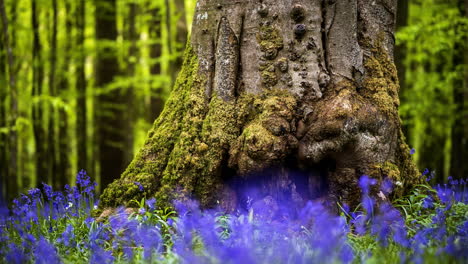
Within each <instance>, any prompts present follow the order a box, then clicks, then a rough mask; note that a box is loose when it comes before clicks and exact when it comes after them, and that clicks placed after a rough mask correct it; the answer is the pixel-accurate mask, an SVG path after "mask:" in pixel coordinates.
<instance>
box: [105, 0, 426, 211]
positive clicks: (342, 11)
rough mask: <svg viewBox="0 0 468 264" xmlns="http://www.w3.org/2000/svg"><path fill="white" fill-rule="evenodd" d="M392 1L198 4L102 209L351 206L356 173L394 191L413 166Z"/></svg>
mask: <svg viewBox="0 0 468 264" xmlns="http://www.w3.org/2000/svg"><path fill="white" fill-rule="evenodd" d="M396 2H397V1H396V0H380V1H375V0H372V1H371V0H349V1H333V0H326V1H310V0H307V1H306V0H263V1H253V0H224V1H222V0H211V1H208V0H199V1H198V3H197V6H196V13H195V17H194V23H193V30H192V32H193V33H192V36H191V40H190V42H189V43H188V45H187V50H186V54H185V62H184V65H183V68H182V71H181V73H180V74H179V77H178V79H177V82H176V84H175V87H174V89H173V92H172V94H171V96H170V99H169V100H168V102H167V103H166V106H165V109H164V111H163V113H162V114H161V116H160V117H159V118H158V119H157V120H156V121H155V123H154V126H153V128H152V130H151V131H150V132H149V133H148V138H147V140H146V143H145V146H144V147H143V148H142V149H141V150H140V152H139V153H138V155H137V156H136V157H135V158H134V160H133V162H132V163H131V165H130V166H129V167H128V168H127V170H126V171H125V172H124V173H123V175H122V176H121V178H120V179H118V180H116V181H114V182H113V183H112V184H110V185H109V186H108V187H107V188H106V189H105V191H104V193H103V195H102V196H101V206H103V207H106V206H116V205H122V204H125V205H127V206H132V204H131V203H129V201H131V200H132V199H136V200H139V199H140V198H142V197H143V196H146V197H156V198H157V199H158V201H159V202H160V203H163V204H164V203H169V202H170V201H171V200H173V199H185V198H189V197H190V198H196V199H198V200H199V201H200V202H201V204H202V206H205V207H212V206H216V205H220V206H222V207H223V208H225V209H226V210H228V211H229V210H233V209H234V208H235V207H236V206H238V205H242V204H243V203H245V200H246V199H249V202H253V203H254V204H257V205H258V204H263V203H264V204H270V205H271V204H272V203H276V202H278V201H280V200H289V201H292V202H294V204H296V205H297V206H298V207H300V206H302V205H303V204H304V203H305V202H306V201H307V200H309V199H318V198H323V199H325V200H327V201H329V202H330V203H333V202H336V201H339V200H340V201H343V202H347V203H349V204H351V205H356V204H357V203H358V201H359V196H360V195H359V193H360V191H359V188H358V179H359V177H360V176H361V175H363V174H368V175H370V176H371V177H374V178H376V179H378V180H379V181H381V180H382V179H383V178H384V177H389V178H391V179H392V180H393V181H394V182H397V183H398V185H397V186H396V188H395V190H394V192H393V194H392V197H398V196H400V195H402V193H403V192H404V190H405V189H407V188H408V187H409V186H410V185H412V184H414V183H416V182H417V181H418V179H417V175H418V171H417V170H416V168H415V166H414V164H413V162H412V161H411V158H410V155H409V148H408V146H407V145H406V143H405V139H404V136H403V134H402V132H401V127H400V119H399V117H398V105H399V100H398V88H399V87H398V78H397V72H396V69H395V65H394V63H393V47H394V34H393V32H394V26H395V16H396V14H395V12H396ZM135 181H138V182H140V183H141V184H142V185H143V186H144V188H145V190H144V192H140V191H139V190H138V187H137V186H136V185H135V184H134V182H135ZM400 183H401V184H400ZM252 184H255V185H256V186H257V187H258V188H257V189H256V191H255V193H250V194H248V195H247V194H245V193H242V192H241V191H240V190H241V189H243V187H246V186H249V185H252ZM247 196H248V197H247ZM277 207H278V206H276V205H272V208H277Z"/></svg>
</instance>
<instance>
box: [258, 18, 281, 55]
mask: <svg viewBox="0 0 468 264" xmlns="http://www.w3.org/2000/svg"><path fill="white" fill-rule="evenodd" d="M257 40H258V43H259V44H260V50H261V51H262V52H264V54H265V57H266V58H267V59H269V60H272V59H275V58H276V56H277V55H278V51H279V50H281V49H282V48H283V38H282V37H281V35H280V34H279V32H278V30H277V29H276V28H274V27H272V26H261V27H260V30H259V33H258V35H257Z"/></svg>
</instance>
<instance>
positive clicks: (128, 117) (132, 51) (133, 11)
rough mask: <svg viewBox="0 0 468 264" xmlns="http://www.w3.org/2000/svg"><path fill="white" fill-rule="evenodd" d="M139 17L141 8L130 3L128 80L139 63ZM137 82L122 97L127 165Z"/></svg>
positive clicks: (127, 162)
mask: <svg viewBox="0 0 468 264" xmlns="http://www.w3.org/2000/svg"><path fill="white" fill-rule="evenodd" d="M138 15H139V6H138V5H137V4H136V3H129V4H128V18H127V20H126V27H127V28H126V33H125V36H124V37H125V40H126V41H128V42H129V45H130V46H129V49H128V56H127V59H126V65H127V69H126V74H127V76H128V78H130V79H134V77H135V73H136V65H137V63H138V61H139V53H138V51H139V50H138V39H139V34H138V32H137V29H136V26H137V25H136V18H137V17H138ZM135 84H136V82H134V81H132V85H131V86H129V87H126V88H125V89H124V90H123V91H122V93H123V94H122V96H124V97H125V105H126V106H127V107H125V111H124V114H125V115H124V116H123V119H124V122H125V123H124V125H126V127H125V131H129V133H128V134H127V135H126V139H125V143H124V144H125V145H124V149H125V150H127V151H125V152H124V153H125V165H127V164H129V163H130V162H131V161H132V158H133V152H132V151H131V150H133V142H134V137H133V133H132V132H133V128H134V122H135V120H136V116H137V114H136V113H137V111H138V109H136V107H131V106H134V105H135V103H134V102H135V93H134V92H133V91H134V90H135V87H134V85H135Z"/></svg>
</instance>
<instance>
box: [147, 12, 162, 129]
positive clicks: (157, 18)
mask: <svg viewBox="0 0 468 264" xmlns="http://www.w3.org/2000/svg"><path fill="white" fill-rule="evenodd" d="M149 5H150V9H149V12H150V21H149V25H150V26H149V27H150V28H149V38H150V41H151V44H150V58H151V65H150V73H151V76H152V77H155V76H158V75H160V74H161V62H160V58H161V56H162V45H161V41H162V40H161V21H162V15H161V8H160V6H159V5H156V6H152V5H154V3H149ZM154 83H155V82H151V95H150V96H151V99H150V110H149V115H148V121H149V122H150V123H152V122H153V121H154V119H156V118H157V117H158V116H159V114H160V113H161V111H162V107H163V104H164V101H163V99H162V96H161V93H162V92H161V90H162V88H161V87H160V86H158V87H155V85H154Z"/></svg>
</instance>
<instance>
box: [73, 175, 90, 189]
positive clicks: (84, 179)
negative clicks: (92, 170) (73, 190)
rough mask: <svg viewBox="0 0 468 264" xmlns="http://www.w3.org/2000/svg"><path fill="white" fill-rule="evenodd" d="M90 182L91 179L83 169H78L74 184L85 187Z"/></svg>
mask: <svg viewBox="0 0 468 264" xmlns="http://www.w3.org/2000/svg"><path fill="white" fill-rule="evenodd" d="M90 184H91V179H90V178H89V176H88V174H87V173H86V171H85V170H80V171H79V172H78V174H77V175H76V185H78V186H79V187H81V188H83V189H84V188H86V187H88V186H89V185H90Z"/></svg>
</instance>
